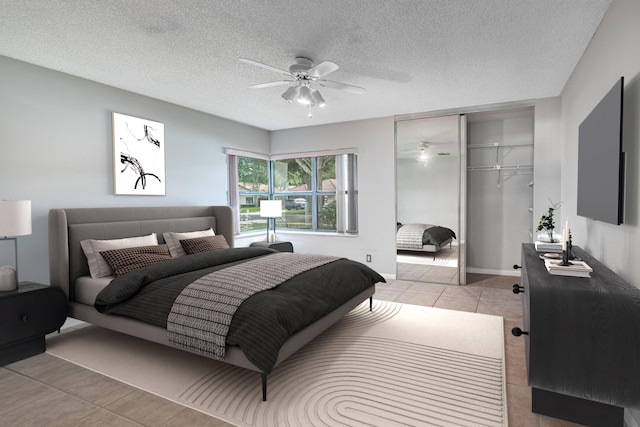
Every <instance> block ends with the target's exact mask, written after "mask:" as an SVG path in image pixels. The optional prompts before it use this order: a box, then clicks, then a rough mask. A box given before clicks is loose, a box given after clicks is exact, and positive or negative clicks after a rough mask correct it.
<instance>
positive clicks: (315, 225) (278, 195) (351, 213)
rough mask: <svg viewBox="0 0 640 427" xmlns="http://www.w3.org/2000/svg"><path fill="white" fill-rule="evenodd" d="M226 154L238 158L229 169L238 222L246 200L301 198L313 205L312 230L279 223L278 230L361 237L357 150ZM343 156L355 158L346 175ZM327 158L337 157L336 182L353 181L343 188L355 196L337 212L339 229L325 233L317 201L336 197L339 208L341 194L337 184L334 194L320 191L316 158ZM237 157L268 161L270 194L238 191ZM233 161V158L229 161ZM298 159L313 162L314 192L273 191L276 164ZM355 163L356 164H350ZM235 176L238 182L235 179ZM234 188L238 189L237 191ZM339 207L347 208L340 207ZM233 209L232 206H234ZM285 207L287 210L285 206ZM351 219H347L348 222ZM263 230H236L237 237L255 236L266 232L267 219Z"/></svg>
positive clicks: (311, 210) (231, 191)
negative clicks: (253, 233)
mask: <svg viewBox="0 0 640 427" xmlns="http://www.w3.org/2000/svg"><path fill="white" fill-rule="evenodd" d="M225 153H226V154H227V155H229V156H235V157H234V158H233V159H234V161H235V168H231V167H230V168H229V188H228V194H229V201H230V204H231V205H232V203H231V202H232V201H233V200H234V198H233V197H232V193H234V192H235V200H236V201H237V202H238V205H237V206H236V209H235V213H236V221H238V220H239V219H240V213H239V200H240V198H241V197H243V196H255V197H258V200H259V199H260V196H265V195H266V196H267V199H268V200H283V205H284V199H286V198H289V197H295V196H300V197H304V198H305V199H306V200H307V203H308V201H309V200H310V202H311V208H310V209H309V212H310V215H311V223H310V225H311V228H287V227H285V226H284V225H285V224H283V223H280V222H279V223H278V225H277V228H278V230H281V231H282V230H286V231H290V232H308V233H318V234H340V235H357V234H358V226H357V223H358V220H357V192H358V190H357V188H358V186H357V150H356V149H354V148H353V149H338V150H328V151H313V152H304V153H288V154H277V155H265V154H259V153H253V152H247V151H240V150H234V149H225ZM343 155H350V156H352V157H351V158H350V160H349V161H348V162H347V163H348V164H349V165H350V166H349V167H350V168H351V169H350V170H349V171H348V172H347V173H346V174H345V173H344V172H340V171H339V170H338V169H339V165H338V163H339V161H338V160H339V159H338V157H340V158H341V159H342V157H341V156H343ZM327 156H336V178H335V179H336V181H338V179H347V180H349V179H351V181H350V182H345V183H344V185H343V186H341V187H343V188H344V189H343V190H342V192H344V193H345V194H346V192H348V191H351V192H352V194H351V196H349V197H345V199H349V200H348V202H346V203H347V205H348V208H347V209H337V210H336V227H335V229H322V228H319V223H320V218H319V215H320V212H321V208H322V207H321V206H318V205H319V203H318V199H319V197H322V196H325V197H326V196H333V197H334V200H335V201H336V204H338V199H339V197H341V191H340V189H339V186H338V184H336V189H335V190H322V189H319V188H318V180H319V179H321V176H320V177H319V176H318V175H319V174H318V170H317V158H318V157H327ZM238 157H251V158H256V159H263V160H267V169H268V192H267V193H264V192H256V191H249V192H241V191H239V186H238V175H239V173H238V169H237V158H238ZM230 158H231V157H230ZM298 158H310V159H311V170H312V171H313V172H312V174H311V189H310V190H305V191H277V192H276V191H275V190H274V182H275V167H274V165H275V162H277V161H281V160H292V159H298ZM351 159H355V160H351ZM340 168H344V166H340ZM343 174H345V175H346V177H344V178H341V177H340V176H341V175H343ZM232 175H235V178H234V177H233V176H232ZM234 187H235V188H234ZM340 205H344V203H341V204H340ZM232 207H233V205H232ZM283 207H284V206H283ZM347 216H348V218H347ZM264 224H265V227H264V228H259V229H252V230H247V231H240V227H239V226H238V227H236V234H241V235H246V234H249V233H252V232H263V230H266V228H267V219H266V218H265V219H264ZM344 224H351V225H350V226H348V227H344Z"/></svg>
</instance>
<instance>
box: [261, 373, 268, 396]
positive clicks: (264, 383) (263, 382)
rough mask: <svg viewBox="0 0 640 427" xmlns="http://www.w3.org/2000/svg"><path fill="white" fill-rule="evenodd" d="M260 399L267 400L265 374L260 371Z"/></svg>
mask: <svg viewBox="0 0 640 427" xmlns="http://www.w3.org/2000/svg"><path fill="white" fill-rule="evenodd" d="M262 401H263V402H266V401H267V374H265V373H264V372H263V373H262Z"/></svg>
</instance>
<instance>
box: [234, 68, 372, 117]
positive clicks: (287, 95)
mask: <svg viewBox="0 0 640 427" xmlns="http://www.w3.org/2000/svg"><path fill="white" fill-rule="evenodd" d="M240 61H242V62H244V63H246V64H250V65H254V66H256V67H260V68H264V69H266V70H270V71H274V72H276V73H278V74H281V75H284V76H287V77H288V78H287V79H286V80H276V81H272V82H267V83H259V84H255V85H251V86H249V87H250V88H251V89H263V88H267V87H273V86H283V85H289V88H288V89H287V90H286V91H284V92H283V93H282V98H283V99H284V100H285V101H287V102H289V103H293V102H294V101H296V102H298V103H300V104H302V105H308V106H309V117H311V107H314V106H318V107H324V106H325V105H326V102H325V100H324V98H323V97H322V95H321V94H320V91H319V90H318V87H319V86H322V87H328V88H331V89H338V90H344V91H346V92H350V93H355V94H359V95H361V94H363V93H365V92H366V89H364V88H362V87H359V86H354V85H350V84H346V83H340V82H336V81H333V80H326V79H324V78H323V77H324V76H326V75H327V74H329V73H332V72H334V71H336V70H337V69H338V68H340V67H338V65H337V64H335V63H333V62H331V61H323V62H321V63H319V64H316V65H314V64H313V61H311V60H310V59H309V58H305V57H302V56H300V57H297V58H296V59H295V63H293V64H292V65H291V66H289V71H286V70H282V69H280V68H277V67H273V66H271V65H267V64H263V63H262V62H258V61H254V60H253V59H246V58H240Z"/></svg>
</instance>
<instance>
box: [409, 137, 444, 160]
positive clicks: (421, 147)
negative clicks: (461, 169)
mask: <svg viewBox="0 0 640 427" xmlns="http://www.w3.org/2000/svg"><path fill="white" fill-rule="evenodd" d="M438 145H440V146H445V148H446V146H447V145H449V143H446V142H426V141H423V142H420V143H419V144H418V147H417V148H418V154H417V155H416V160H418V161H419V162H426V161H428V160H429V159H430V158H431V157H432V154H431V153H430V151H431V149H433V150H434V152H435V153H436V154H437V155H438V156H449V155H451V153H450V152H449V151H446V150H442V149H441V148H438V147H437V146H438Z"/></svg>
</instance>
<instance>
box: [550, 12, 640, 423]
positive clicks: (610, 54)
mask: <svg viewBox="0 0 640 427" xmlns="http://www.w3.org/2000/svg"><path fill="white" fill-rule="evenodd" d="M638 18H640V2H639V1H638V0H614V1H613V3H612V4H611V6H610V8H609V11H608V12H607V14H606V15H605V17H604V19H603V21H602V23H601V24H600V26H599V28H598V30H597V32H596V34H595V36H594V37H593V39H592V41H591V44H590V45H589V47H588V48H587V50H586V52H585V54H584V55H583V57H582V59H581V60H580V62H579V63H578V66H577V67H576V69H575V70H574V72H573V74H572V76H571V78H570V79H569V82H568V83H567V85H566V87H565V89H564V91H563V93H562V164H563V167H562V200H563V202H564V204H563V209H562V211H563V215H568V216H569V221H570V225H571V229H572V230H571V231H572V236H573V239H574V242H575V244H577V245H579V246H581V247H583V248H584V249H585V250H587V251H588V252H590V253H591V254H593V255H594V256H595V257H596V258H598V259H599V260H600V261H602V262H603V263H604V264H606V265H607V266H608V267H609V268H611V269H612V270H613V271H615V272H616V273H618V274H619V275H620V276H622V277H623V278H624V279H625V280H627V281H628V282H629V283H631V284H633V285H634V286H636V287H640V263H639V262H638V260H639V259H640V227H639V224H638V221H639V218H638V212H639V211H640V199H639V197H638V193H639V191H640V188H639V186H638V182H639V173H638V171H639V167H640V151H639V150H638V144H639V141H640V55H638V41H639V40H640V25H638ZM620 76H624V77H625V88H624V98H625V99H624V116H623V121H624V128H623V133H624V136H623V148H624V149H625V151H626V152H627V175H626V208H625V220H624V224H623V225H620V226H616V225H611V224H606V223H602V222H598V221H594V220H590V219H586V218H582V217H579V216H577V215H576V206H577V201H576V192H577V169H578V165H577V152H578V126H579V125H580V123H581V122H582V121H583V120H584V118H585V117H586V116H587V114H588V113H589V112H590V111H591V110H592V109H593V107H595V105H596V104H597V103H598V102H599V101H600V100H601V99H602V97H603V96H604V95H605V94H606V93H607V91H608V90H609V89H610V88H611V87H612V86H613V84H614V83H615V82H616V81H617V80H618V78H620ZM638 362H639V363H640V361H638ZM631 413H633V414H634V415H635V420H636V421H635V423H636V425H637V420H640V412H639V411H638V410H633V411H631ZM627 416H629V413H627ZM627 422H628V423H629V422H630V420H629V419H628V420H627Z"/></svg>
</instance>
